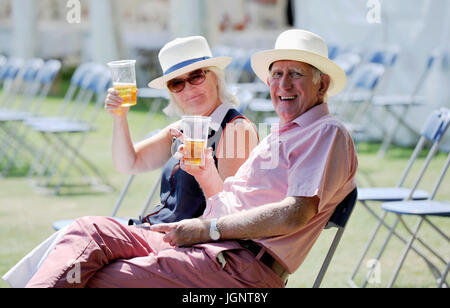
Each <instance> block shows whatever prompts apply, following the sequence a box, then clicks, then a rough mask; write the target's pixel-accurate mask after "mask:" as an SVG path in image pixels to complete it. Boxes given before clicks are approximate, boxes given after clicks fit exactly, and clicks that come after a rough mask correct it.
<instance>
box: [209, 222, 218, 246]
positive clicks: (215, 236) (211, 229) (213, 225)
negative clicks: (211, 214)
mask: <svg viewBox="0 0 450 308" xmlns="http://www.w3.org/2000/svg"><path fill="white" fill-rule="evenodd" d="M209 237H210V238H211V239H212V240H213V241H218V240H219V239H220V231H219V229H217V218H214V219H213V220H211V225H210V227H209Z"/></svg>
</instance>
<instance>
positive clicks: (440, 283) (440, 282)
mask: <svg viewBox="0 0 450 308" xmlns="http://www.w3.org/2000/svg"><path fill="white" fill-rule="evenodd" d="M449 269H450V262H448V263H447V266H446V267H445V270H444V272H443V273H442V275H441V277H440V278H439V280H438V288H442V287H443V286H444V285H447V283H446V278H447V275H448V270H449ZM447 287H448V286H447Z"/></svg>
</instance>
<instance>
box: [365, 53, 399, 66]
mask: <svg viewBox="0 0 450 308" xmlns="http://www.w3.org/2000/svg"><path fill="white" fill-rule="evenodd" d="M397 58H398V50H397V49H392V50H377V51H374V52H372V53H371V54H370V55H369V57H368V60H367V62H369V63H378V64H381V65H383V66H385V67H392V66H394V64H395V62H396V61H397Z"/></svg>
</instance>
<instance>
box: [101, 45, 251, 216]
mask: <svg viewBox="0 0 450 308" xmlns="http://www.w3.org/2000/svg"><path fill="white" fill-rule="evenodd" d="M159 61H160V64H161V67H162V70H163V72H164V75H163V76H161V77H159V78H156V79H155V80H153V81H152V82H150V83H149V87H152V88H157V89H167V90H168V91H169V95H170V104H169V106H168V107H167V108H166V109H165V110H164V111H165V113H166V114H168V115H171V116H173V115H176V116H181V115H199V116H209V117H211V118H212V122H213V123H212V125H211V126H212V127H211V129H212V130H213V132H212V133H211V134H210V136H209V139H208V147H212V148H213V156H214V158H215V162H216V167H217V170H218V171H219V175H220V181H224V180H225V179H226V178H227V177H229V176H232V175H234V174H235V173H236V171H237V170H238V169H239V167H240V166H241V165H242V163H243V162H244V161H245V160H246V159H247V158H248V155H249V154H250V152H251V150H252V149H253V148H254V147H255V146H256V145H257V133H256V130H255V128H254V127H253V125H252V124H251V122H250V121H249V120H247V119H246V118H245V117H244V116H242V115H241V114H240V113H239V112H238V111H237V110H236V109H234V108H233V107H235V106H237V105H238V102H237V99H236V98H235V97H234V96H233V95H231V94H230V93H229V92H228V91H227V87H226V84H225V80H224V74H223V71H222V70H223V69H224V68H225V67H226V66H227V65H228V64H229V63H230V62H231V58H228V57H215V58H213V57H212V54H211V50H210V48H209V46H208V43H207V41H206V39H205V38H203V37H201V36H194V37H187V38H180V39H175V40H173V41H171V42H169V43H168V44H166V45H165V46H164V47H163V48H162V49H161V51H160V53H159ZM122 101H123V99H122V98H121V97H119V96H118V92H117V91H116V90H114V89H109V91H108V96H107V99H106V102H105V108H106V110H107V111H108V112H109V113H110V114H111V116H112V117H113V119H114V128H113V141H112V152H113V161H114V166H115V168H116V170H118V171H120V172H123V173H130V174H136V173H141V172H147V171H150V170H154V169H158V168H161V167H163V175H162V182H161V194H160V197H161V205H160V206H157V207H156V208H155V209H154V210H153V211H152V212H151V213H150V214H149V215H148V216H147V217H146V218H144V220H145V222H149V223H151V224H157V223H163V222H174V221H179V220H182V219H186V218H193V217H198V216H200V215H201V214H202V213H203V210H204V208H205V206H206V200H205V198H204V196H203V191H202V189H201V188H200V186H199V185H198V183H197V182H196V180H195V179H194V177H193V176H191V175H189V174H188V173H186V172H185V171H184V170H181V169H180V164H179V161H178V160H177V159H176V158H174V157H172V153H171V148H172V142H173V140H174V138H176V137H180V133H179V128H180V121H178V122H176V123H173V124H171V125H169V126H167V127H166V128H164V129H162V130H161V131H160V132H159V133H158V134H156V135H155V136H153V137H150V138H148V139H146V140H144V141H142V142H140V143H138V144H137V145H136V146H133V144H132V141H131V138H130V132H129V129H128V122H127V112H128V108H122V107H121V103H122ZM230 124H232V126H231V127H232V129H226V128H227V125H230ZM229 127H230V126H229ZM231 134H233V135H231ZM234 134H237V135H238V136H245V135H247V138H234ZM233 139H234V140H233ZM230 140H231V141H230ZM227 141H228V142H227ZM239 141H241V142H239ZM242 141H243V142H242ZM235 150H236V151H237V153H239V154H242V155H234V153H235ZM226 153H233V155H225V154H226Z"/></svg>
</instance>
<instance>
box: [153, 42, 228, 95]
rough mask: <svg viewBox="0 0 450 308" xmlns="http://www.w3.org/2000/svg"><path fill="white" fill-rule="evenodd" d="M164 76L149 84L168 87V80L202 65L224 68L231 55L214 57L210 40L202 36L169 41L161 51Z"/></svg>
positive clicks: (157, 87) (160, 59)
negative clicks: (209, 43)
mask: <svg viewBox="0 0 450 308" xmlns="http://www.w3.org/2000/svg"><path fill="white" fill-rule="evenodd" d="M158 58H159V63H160V65H161V68H162V71H163V76H161V77H158V78H156V79H154V80H152V81H151V82H150V83H149V84H148V86H149V87H151V88H156V89H166V83H167V81H169V80H171V79H173V78H175V77H177V76H181V75H183V74H186V73H189V72H191V71H195V70H197V69H199V68H202V67H209V66H216V67H218V68H220V69H224V68H225V67H227V66H228V64H230V63H231V60H232V58H230V57H213V56H212V52H211V49H210V48H209V45H208V42H207V41H206V39H205V38H204V37H202V36H190V37H185V38H177V39H175V40H173V41H170V42H169V43H167V44H166V45H165V46H164V47H163V48H162V49H161V50H160V52H159V55H158Z"/></svg>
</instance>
